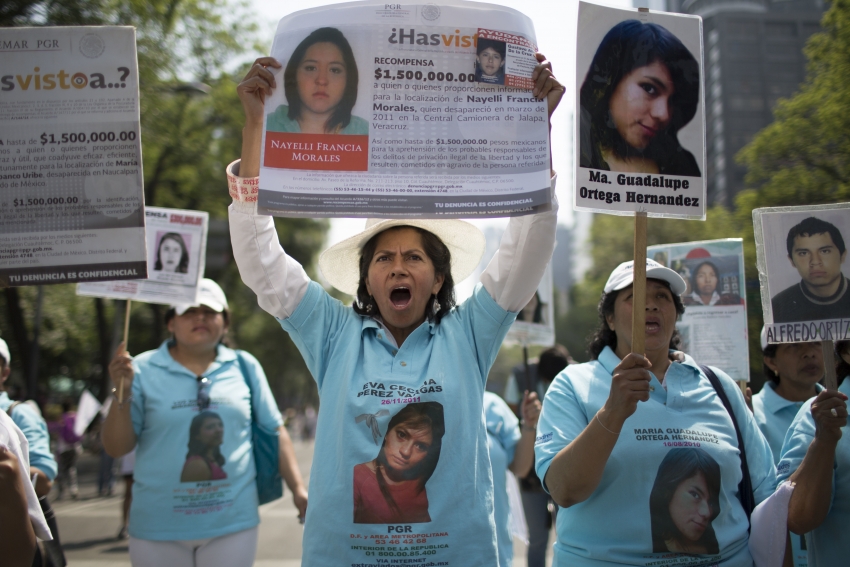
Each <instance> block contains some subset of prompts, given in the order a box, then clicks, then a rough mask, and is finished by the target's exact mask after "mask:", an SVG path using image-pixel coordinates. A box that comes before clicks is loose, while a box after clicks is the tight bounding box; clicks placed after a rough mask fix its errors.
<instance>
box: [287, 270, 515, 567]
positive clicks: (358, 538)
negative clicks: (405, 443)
mask: <svg viewBox="0 0 850 567" xmlns="http://www.w3.org/2000/svg"><path fill="white" fill-rule="evenodd" d="M515 317H516V314H515V313H510V312H508V311H505V310H504V309H502V308H501V307H499V305H498V304H497V303H496V301H495V300H494V299H493V298H492V297H490V295H489V294H488V293H487V291H486V290H485V289H484V288H483V287H482V286H480V285H479V286H478V287H477V288H476V290H475V292H474V293H473V295H472V297H470V298H469V299H467V300H466V301H464V302H463V303H462V304H461V305H459V306H458V307H456V308H455V309H454V310H452V311H451V312H449V313H448V314H446V315H445V316H444V317H443V319H442V320H441V321H440V323H439V324H432V323H429V322H427V321H426V322H424V323H422V325H420V326H419V327H418V328H417V329H416V330H414V331H413V333H411V334H410V336H408V337H407V339H406V340H405V341H404V343H403V344H402V345H401V346H400V347H398V346H396V345H395V344H394V341H393V340H392V338H391V337H387V335H386V331H385V330H384V329H383V328H382V327H381V326H380V325H379V324H378V323H377V322H376V321H375V320H373V319H371V318H369V317H362V316H360V315H357V314H356V313H355V312H354V310H353V309H352V308H351V307H346V306H345V305H343V304H342V303H341V302H340V301H338V300H336V299H334V298H332V297H331V296H330V295H328V294H327V293H326V292H325V290H324V289H322V287H321V286H320V285H319V284H317V283H315V282H311V283H310V285H309V287H308V289H307V293H306V295H305V296H304V298H303V299H302V300H301V303H300V304H299V305H298V307H297V308H296V310H295V311H294V313H293V314H292V316H291V317H289V318H288V319H283V320H281V321H280V323H281V325H282V326H283V328H284V329H285V330H286V331H287V332H288V333H289V334H290V336H291V337H292V340H293V341H294V342H295V344H296V345H297V346H298V349H299V350H300V351H301V354H302V356H303V357H304V360H305V361H306V363H307V366H308V368H309V369H310V372H311V373H312V374H313V377H314V378H315V380H316V383H317V384H318V387H319V395H320V396H321V401H322V407H321V410H320V411H319V421H318V426H317V429H316V451H315V453H314V455H313V466H312V469H311V472H310V507H309V508H308V510H307V522H306V526H305V530H304V540H303V555H302V557H303V562H304V565H310V567H339V566H341V565H346V566H349V565H377V564H378V563H379V560H381V559H386V560H387V561H388V562H389V563H392V561H393V560H394V559H395V560H398V559H404V560H407V561H409V560H411V559H416V558H419V559H424V560H425V562H426V563H433V564H435V565H436V564H440V563H442V564H446V565H450V566H451V567H467V566H486V567H491V566H493V565H498V556H497V551H496V527H495V523H494V520H493V480H492V475H491V472H490V457H489V452H488V449H487V431H486V429H485V426H484V419H483V414H482V412H483V404H482V399H483V395H484V384H485V381H486V379H487V373H488V371H489V370H490V367H491V366H492V364H493V362H494V360H495V359H496V354H497V353H498V351H499V346H500V345H501V343H502V339H503V338H504V336H505V334H506V333H507V332H508V329H509V328H510V325H511V323H513V321H514V318H515ZM426 408H428V410H427V411H428V412H430V413H429V415H428V416H426V417H422V418H420V419H419V420H418V422H416V423H412V422H411V424H407V420H406V419H405V421H404V422H403V423H398V422H397V420H398V419H400V417H399V418H397V417H396V415H397V414H400V412H401V411H404V412H405V414H401V415H406V414H408V413H409V412H419V411H425V409H426ZM435 408H438V410H435ZM437 414H439V415H437ZM394 421H396V423H395V425H393V427H392V428H390V427H389V425H390V423H391V422H394ZM405 424H407V425H406V431H401V429H400V426H402V425H405ZM442 431H445V433H444V434H443V435H442V437H440V433H441V432H442ZM414 435H417V436H419V437H418V439H419V441H417V445H418V451H419V456H417V457H416V462H415V463H413V462H411V463H410V464H409V465H407V464H404V463H405V462H406V461H405V459H407V458H408V457H407V456H404V455H402V454H401V453H400V452H397V451H396V449H395V448H394V447H395V446H396V443H398V442H399V440H400V439H405V438H410V437H411V436H414ZM406 466H409V468H408V469H406V471H405V470H404V468H403V467H406ZM378 469H380V470H383V471H385V473H382V474H381V476H380V477H379V476H378V472H376V471H377V470H378ZM429 470H431V471H432V472H431V475H430V477H428V478H427V481H426V482H425V484H424V487H422V486H421V484H416V483H421V482H422V480H425V477H426V476H427V474H428V471H429ZM386 471H388V472H386ZM394 471H395V472H394ZM391 474H395V475H396V479H397V480H399V484H396V485H391V484H390V483H389V482H387V479H388V478H390V477H389V475H391ZM355 476H356V477H357V481H356V482H355ZM381 479H383V482H381ZM403 479H407V480H406V481H404V482H401V481H402V480H403ZM355 499H356V500H357V502H358V506H357V507H355V504H354V502H355ZM402 499H403V500H402ZM355 513H357V514H358V516H357V519H358V520H360V521H359V522H355V521H354V520H355ZM367 517H368V518H372V519H373V520H372V521H375V522H380V523H365V522H364V518H367ZM388 518H393V520H392V521H387V519H388ZM414 520H415V521H414Z"/></svg>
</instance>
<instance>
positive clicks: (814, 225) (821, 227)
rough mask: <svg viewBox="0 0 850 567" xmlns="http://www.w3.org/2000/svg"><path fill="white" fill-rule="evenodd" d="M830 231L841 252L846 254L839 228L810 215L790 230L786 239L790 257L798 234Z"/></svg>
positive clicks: (806, 234)
mask: <svg viewBox="0 0 850 567" xmlns="http://www.w3.org/2000/svg"><path fill="white" fill-rule="evenodd" d="M824 232H827V233H829V236H830V237H831V238H832V242H833V243H834V244H835V247H836V248H838V253H839V254H844V250H846V248H845V247H844V239H843V238H842V237H841V231H839V230H838V228H837V227H836V226H835V225H834V224H832V223H830V222H826V221H825V220H821V219H816V218H815V217H809V218H807V219H803V220H802V221H801V222H800V223H798V224H796V225H794V226H792V227H791V230H789V231H788V238H787V239H786V240H785V246H786V247H787V248H788V257H789V258H791V252H792V251H793V249H794V239H795V238H797V237H798V236H814V235H815V234H823V233H824Z"/></svg>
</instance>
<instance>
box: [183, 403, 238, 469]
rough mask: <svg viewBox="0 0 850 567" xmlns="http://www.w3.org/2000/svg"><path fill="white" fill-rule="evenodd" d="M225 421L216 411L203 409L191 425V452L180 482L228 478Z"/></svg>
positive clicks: (187, 456)
mask: <svg viewBox="0 0 850 567" xmlns="http://www.w3.org/2000/svg"><path fill="white" fill-rule="evenodd" d="M223 440H224V422H223V421H222V420H221V416H220V415H219V414H217V413H216V412H214V411H209V410H206V411H202V412H200V413H199V414H198V415H196V416H195V417H194V418H193V419H192V423H191V425H190V426H189V452H188V453H186V462H185V463H183V471H182V472H181V473H180V482H204V481H209V480H223V479H225V478H227V473H226V472H224V469H223V468H222V467H224V455H222V454H221V444H222V442H223Z"/></svg>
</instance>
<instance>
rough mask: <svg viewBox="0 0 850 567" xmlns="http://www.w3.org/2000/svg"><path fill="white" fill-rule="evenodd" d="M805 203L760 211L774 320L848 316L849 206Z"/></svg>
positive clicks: (849, 312) (849, 301)
mask: <svg viewBox="0 0 850 567" xmlns="http://www.w3.org/2000/svg"><path fill="white" fill-rule="evenodd" d="M802 209H803V210H800V211H789V212H782V213H769V214H764V215H763V216H762V230H763V234H764V247H765V263H766V267H767V279H768V287H769V290H770V310H771V315H772V317H773V323H792V322H804V321H823V320H829V319H850V290H848V288H850V281H848V279H847V275H846V273H845V272H846V271H847V267H848V264H847V262H846V260H847V244H846V242H847V238H848V237H850V215H848V209H847V208H846V207H844V208H840V209H834V210H829V209H822V208H820V209H818V210H811V209H810V210H805V208H802Z"/></svg>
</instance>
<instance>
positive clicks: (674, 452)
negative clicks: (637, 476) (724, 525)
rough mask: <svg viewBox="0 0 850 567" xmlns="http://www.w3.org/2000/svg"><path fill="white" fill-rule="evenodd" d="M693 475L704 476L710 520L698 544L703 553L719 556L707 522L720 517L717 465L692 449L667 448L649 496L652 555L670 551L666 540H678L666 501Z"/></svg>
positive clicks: (698, 451)
mask: <svg viewBox="0 0 850 567" xmlns="http://www.w3.org/2000/svg"><path fill="white" fill-rule="evenodd" d="M697 473H702V474H703V476H704V477H705V483H706V485H707V486H708V492H709V505H710V506H711V520H710V521H709V525H708V526H707V527H706V528H705V532H703V534H702V537H701V538H700V540H699V543H701V544H702V545H704V546H705V548H706V553H708V554H711V555H714V554H717V553H719V546H718V544H717V536H716V535H715V534H714V526H712V525H711V522H713V521H714V519H715V518H717V516H718V515H719V514H720V465H718V464H717V461H715V460H714V459H713V458H712V457H711V455H709V454H708V453H707V452H705V451H704V450H703V449H697V448H695V447H682V448H676V449H670V451H668V452H667V455H665V457H664V459H663V460H662V461H661V464H660V465H659V466H658V474H657V475H656V476H655V484H653V485H652V492H650V494H649V516H650V522H651V524H652V552H653V553H661V552H665V551H672V550H670V549H668V547H667V543H666V540H668V539H679V537H681V535H682V534H681V532H680V531H679V529H678V528H677V527H676V525H675V524H674V523H673V519H672V518H671V517H670V501H671V500H672V499H673V494H674V493H675V492H676V489H677V488H678V487H679V485H680V484H681V483H682V482H683V481H685V480H687V479H689V478H691V477H693V476H695V475H696V474H697Z"/></svg>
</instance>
